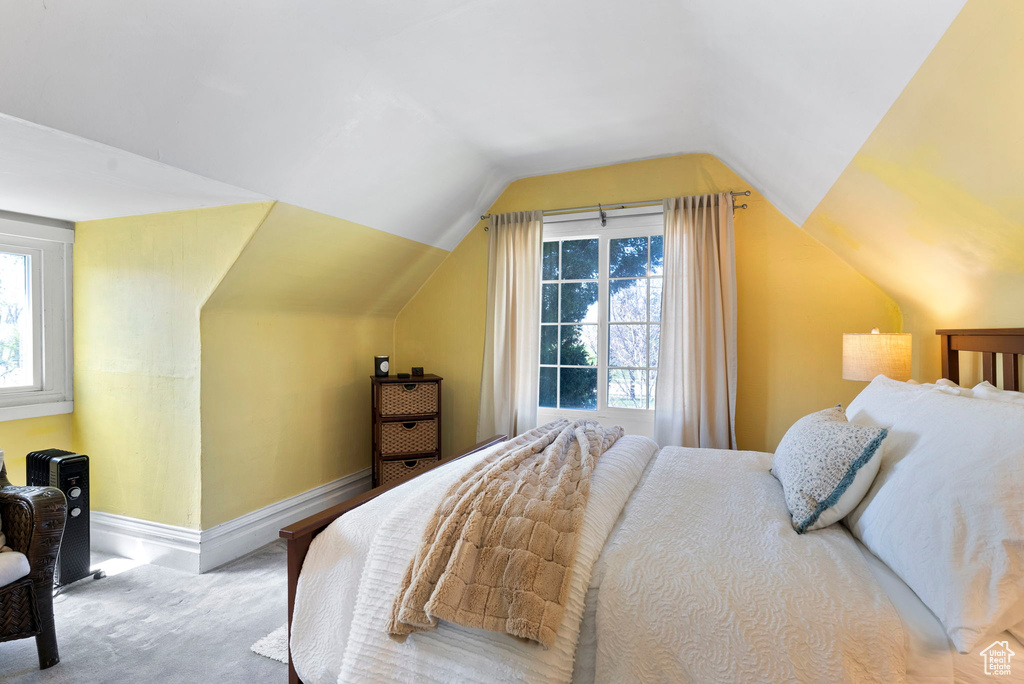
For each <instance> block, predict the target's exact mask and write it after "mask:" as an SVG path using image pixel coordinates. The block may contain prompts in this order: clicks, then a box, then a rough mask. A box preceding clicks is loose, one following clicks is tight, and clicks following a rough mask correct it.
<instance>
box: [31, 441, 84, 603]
mask: <svg viewBox="0 0 1024 684" xmlns="http://www.w3.org/2000/svg"><path fill="white" fill-rule="evenodd" d="M25 471H26V473H25V475H26V478H25V479H26V481H27V484H28V485H30V486H33V487H56V488H57V489H59V490H61V491H62V492H64V496H65V498H67V500H68V515H67V520H66V522H65V523H64V538H63V539H62V540H61V543H60V553H58V554H57V568H56V571H55V573H54V578H53V580H54V584H56V585H57V586H58V587H61V586H64V585H67V584H71V583H72V582H75V581H77V580H80V579H82V578H83V577H88V576H89V575H90V574H92V573H91V571H90V569H89V568H90V566H91V563H92V561H91V559H90V556H89V546H90V539H89V457H88V456H86V455H85V454H74V453H71V452H70V451H64V450H62V449H46V450H44V451H33V452H32V453H31V454H29V455H28V456H26V457H25Z"/></svg>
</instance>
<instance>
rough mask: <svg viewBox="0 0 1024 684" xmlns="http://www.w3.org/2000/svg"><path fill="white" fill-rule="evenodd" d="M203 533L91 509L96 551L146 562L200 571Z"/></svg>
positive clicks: (92, 532) (91, 526) (91, 537)
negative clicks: (200, 550)
mask: <svg viewBox="0 0 1024 684" xmlns="http://www.w3.org/2000/svg"><path fill="white" fill-rule="evenodd" d="M201 535H202V532H200V531H199V530H193V529H191V528H188V527H178V526H177V525H165V524H163V523H158V522H150V521H149V520H140V519H138V518H130V517H128V516H127V515H115V514H113V513H103V512H100V511H91V512H90V513H89V536H90V541H91V542H92V548H93V550H95V551H103V552H104V553H110V554H114V555H115V556H123V557H125V558H131V559H133V560H137V561H142V562H143V563H152V564H154V565H163V566H164V567H168V568H174V569H175V570H184V571H185V572H192V573H198V572H199V547H200V537H201Z"/></svg>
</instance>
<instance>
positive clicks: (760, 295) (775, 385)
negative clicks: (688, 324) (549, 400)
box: [395, 154, 902, 454]
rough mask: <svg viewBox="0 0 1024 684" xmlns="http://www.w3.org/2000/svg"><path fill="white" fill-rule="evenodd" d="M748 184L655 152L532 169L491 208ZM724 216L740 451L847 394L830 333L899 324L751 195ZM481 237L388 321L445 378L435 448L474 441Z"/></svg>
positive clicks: (478, 230) (711, 165)
mask: <svg viewBox="0 0 1024 684" xmlns="http://www.w3.org/2000/svg"><path fill="white" fill-rule="evenodd" d="M748 187H749V186H748V185H747V184H746V183H745V182H744V181H743V179H741V178H740V177H738V176H737V175H736V174H735V173H733V172H732V171H731V170H730V169H729V168H727V167H726V166H725V165H724V164H722V163H721V162H719V161H718V160H717V159H715V158H714V157H712V156H710V155H703V154H693V155H683V156H676V157H664V158H660V159H651V160H647V161H641V162H632V163H628V164H616V165H613V166H605V167H600V168H595V169H586V170H583V171H574V172H570V173H560V174H554V175H550V176H538V177H535V178H527V179H524V180H520V181H516V182H514V183H512V184H511V185H509V187H508V188H507V189H506V190H505V192H504V193H503V194H502V195H501V197H500V198H499V199H498V200H497V201H496V202H495V203H494V205H493V206H492V207H491V211H492V212H505V211H516V210H526V209H545V208H557V207H571V206H583V205H590V204H596V203H597V202H603V203H608V202H630V201H640V200H648V199H651V198H659V197H669V196H676V195H692V194H701V193H708V192H720V191H725V190H742V189H747V188H748ZM745 201H746V202H747V204H749V205H750V208H749V209H747V210H740V211H737V213H736V262H737V280H738V291H739V294H738V296H739V396H738V399H737V439H738V440H739V444H740V447H741V448H744V449H766V450H772V449H774V447H775V445H776V444H777V443H778V441H779V439H780V438H781V437H782V435H783V434H784V433H785V431H786V429H788V428H789V426H790V425H791V424H792V423H793V421H794V420H796V419H797V418H799V417H800V416H802V415H804V414H806V413H809V412H811V411H814V410H818V409H821V408H824V407H827V406H830V405H833V404H835V403H837V402H843V403H846V402H849V401H850V400H851V399H852V398H853V396H855V395H856V393H857V392H858V391H859V390H860V389H861V388H862V387H863V384H862V383H852V382H847V381H844V380H842V379H841V350H842V333H844V332H856V331H867V330H870V329H871V327H873V326H879V327H881V328H882V329H883V330H899V328H900V326H901V324H902V323H901V318H900V312H899V309H898V307H897V306H896V304H895V303H894V302H893V300H892V299H890V298H889V297H888V296H887V295H885V294H884V293H883V292H882V291H881V290H880V289H879V288H878V287H876V286H875V285H874V284H873V283H871V282H870V281H869V280H867V279H866V278H864V277H863V276H862V275H860V274H859V273H857V272H856V271H855V270H854V269H853V268H851V267H850V266H848V265H847V264H845V263H844V262H843V261H842V260H841V259H839V258H838V257H837V256H836V255H835V254H834V253H833V252H831V251H829V250H828V249H826V248H825V247H823V246H822V245H821V243H819V242H817V241H816V240H814V239H812V238H811V237H810V236H809V235H808V234H807V233H805V232H804V231H802V230H801V229H800V228H799V227H797V226H796V225H794V224H793V223H792V222H791V221H789V220H788V219H786V218H785V217H784V216H783V215H782V214H781V213H779V212H778V210H776V209H775V208H774V207H773V206H772V205H771V204H770V203H769V202H767V201H766V200H764V199H763V198H762V197H761V196H760V195H758V194H757V192H756V191H755V192H753V194H752V196H751V197H749V198H747V199H746V200H745ZM486 261H487V238H486V233H485V232H484V231H483V223H480V224H478V225H477V226H476V227H475V228H474V229H473V230H472V232H471V233H470V234H469V235H468V236H467V237H466V238H465V239H464V240H463V241H462V242H461V243H460V244H459V245H458V246H457V247H456V248H455V250H453V251H452V253H451V254H450V255H449V256H448V258H447V259H446V260H445V262H444V263H443V264H442V265H441V267H440V268H439V269H438V270H437V272H435V273H434V275H432V276H431V278H430V280H428V281H427V283H426V284H425V285H424V286H423V287H422V288H421V289H420V291H419V292H418V293H417V294H416V296H415V297H413V298H412V299H411V300H410V301H409V303H408V304H406V306H405V307H404V308H403V309H402V311H401V313H400V314H399V315H398V318H397V320H396V322H395V355H396V359H397V361H398V363H399V364H400V365H402V366H403V367H404V366H407V365H413V364H415V365H423V366H425V367H426V368H427V371H428V372H433V373H437V374H438V375H442V376H444V378H445V405H444V411H445V418H444V423H445V424H444V430H445V445H444V447H445V452H446V453H447V454H451V453H454V452H455V451H457V450H460V449H462V448H465V447H466V446H469V445H471V444H472V443H473V442H474V441H475V433H476V414H477V402H478V398H479V387H480V369H481V363H482V353H483V323H484V316H485V311H486V303H485V289H486V280H487V276H486Z"/></svg>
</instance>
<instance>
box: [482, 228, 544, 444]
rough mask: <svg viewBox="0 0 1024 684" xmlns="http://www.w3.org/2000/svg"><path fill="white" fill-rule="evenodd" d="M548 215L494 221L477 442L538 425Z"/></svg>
mask: <svg viewBox="0 0 1024 684" xmlns="http://www.w3.org/2000/svg"><path fill="white" fill-rule="evenodd" d="M543 232H544V215H543V213H542V212H540V211H517V212H512V213H508V214H496V215H494V216H492V217H491V225H490V229H489V232H488V235H489V238H488V264H487V328H486V331H485V339H484V365H483V375H482V377H481V379H480V410H479V413H478V415H479V419H478V422H477V430H476V432H477V438H478V439H480V440H483V439H486V438H487V437H490V436H491V435H495V434H505V435H509V436H513V435H518V434H520V433H522V432H526V431H527V430H530V429H532V428H534V427H536V426H537V402H538V396H537V393H538V389H539V388H538V383H539V380H538V375H539V365H540V268H541V243H542V241H543Z"/></svg>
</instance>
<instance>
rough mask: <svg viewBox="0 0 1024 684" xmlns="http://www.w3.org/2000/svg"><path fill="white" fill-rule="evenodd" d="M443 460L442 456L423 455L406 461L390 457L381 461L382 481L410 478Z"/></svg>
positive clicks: (385, 482)
mask: <svg viewBox="0 0 1024 684" xmlns="http://www.w3.org/2000/svg"><path fill="white" fill-rule="evenodd" d="M440 460H441V457H440V456H421V457H420V458H410V459H408V460H405V461H399V460H393V459H388V460H385V461H381V472H380V483H381V484H391V483H392V482H395V481H396V480H397V481H399V482H401V481H402V480H408V479H409V478H412V477H416V476H417V475H419V474H420V473H422V472H423V471H424V470H426V469H427V468H429V467H430V466H432V465H434V464H435V463H437V462H438V461H440Z"/></svg>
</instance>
